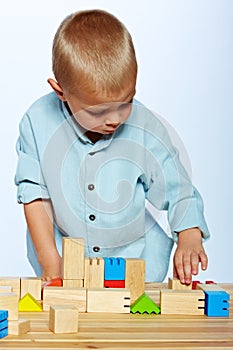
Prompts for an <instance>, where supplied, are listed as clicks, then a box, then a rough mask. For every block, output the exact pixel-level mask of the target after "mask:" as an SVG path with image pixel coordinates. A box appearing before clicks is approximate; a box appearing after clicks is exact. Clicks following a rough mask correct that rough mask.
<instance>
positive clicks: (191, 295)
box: [160, 289, 205, 315]
mask: <svg viewBox="0 0 233 350" xmlns="http://www.w3.org/2000/svg"><path fill="white" fill-rule="evenodd" d="M204 307H205V295H204V292H202V291H201V290H190V291H185V290H172V289H166V290H161V291H160V308H161V314H164V315H169V314H170V315H172V314H175V315H203V314H204Z"/></svg>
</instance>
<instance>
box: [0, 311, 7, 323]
mask: <svg viewBox="0 0 233 350" xmlns="http://www.w3.org/2000/svg"><path fill="white" fill-rule="evenodd" d="M7 317H8V311H7V310H0V321H2V320H5V319H6V318H7Z"/></svg>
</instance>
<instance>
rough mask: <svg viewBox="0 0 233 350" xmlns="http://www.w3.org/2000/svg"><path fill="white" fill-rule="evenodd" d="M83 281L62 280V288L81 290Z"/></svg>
mask: <svg viewBox="0 0 233 350" xmlns="http://www.w3.org/2000/svg"><path fill="white" fill-rule="evenodd" d="M83 286H84V280H63V287H67V288H83Z"/></svg>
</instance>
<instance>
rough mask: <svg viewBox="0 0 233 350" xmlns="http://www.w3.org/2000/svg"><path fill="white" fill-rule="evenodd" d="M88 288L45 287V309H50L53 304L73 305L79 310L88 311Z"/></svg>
mask: <svg viewBox="0 0 233 350" xmlns="http://www.w3.org/2000/svg"><path fill="white" fill-rule="evenodd" d="M86 300H87V296H86V289H84V288H65V287H45V288H44V293H43V310H44V311H49V308H50V306H52V305H73V306H75V307H76V308H77V309H78V311H79V312H86Z"/></svg>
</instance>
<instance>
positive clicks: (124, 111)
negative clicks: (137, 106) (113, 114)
mask: <svg viewBox="0 0 233 350" xmlns="http://www.w3.org/2000/svg"><path fill="white" fill-rule="evenodd" d="M131 111H132V105H131V104H130V105H129V106H127V107H125V108H124V109H122V110H120V111H119V115H120V120H121V123H124V122H125V121H126V120H127V119H128V118H129V115H130V113H131Z"/></svg>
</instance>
